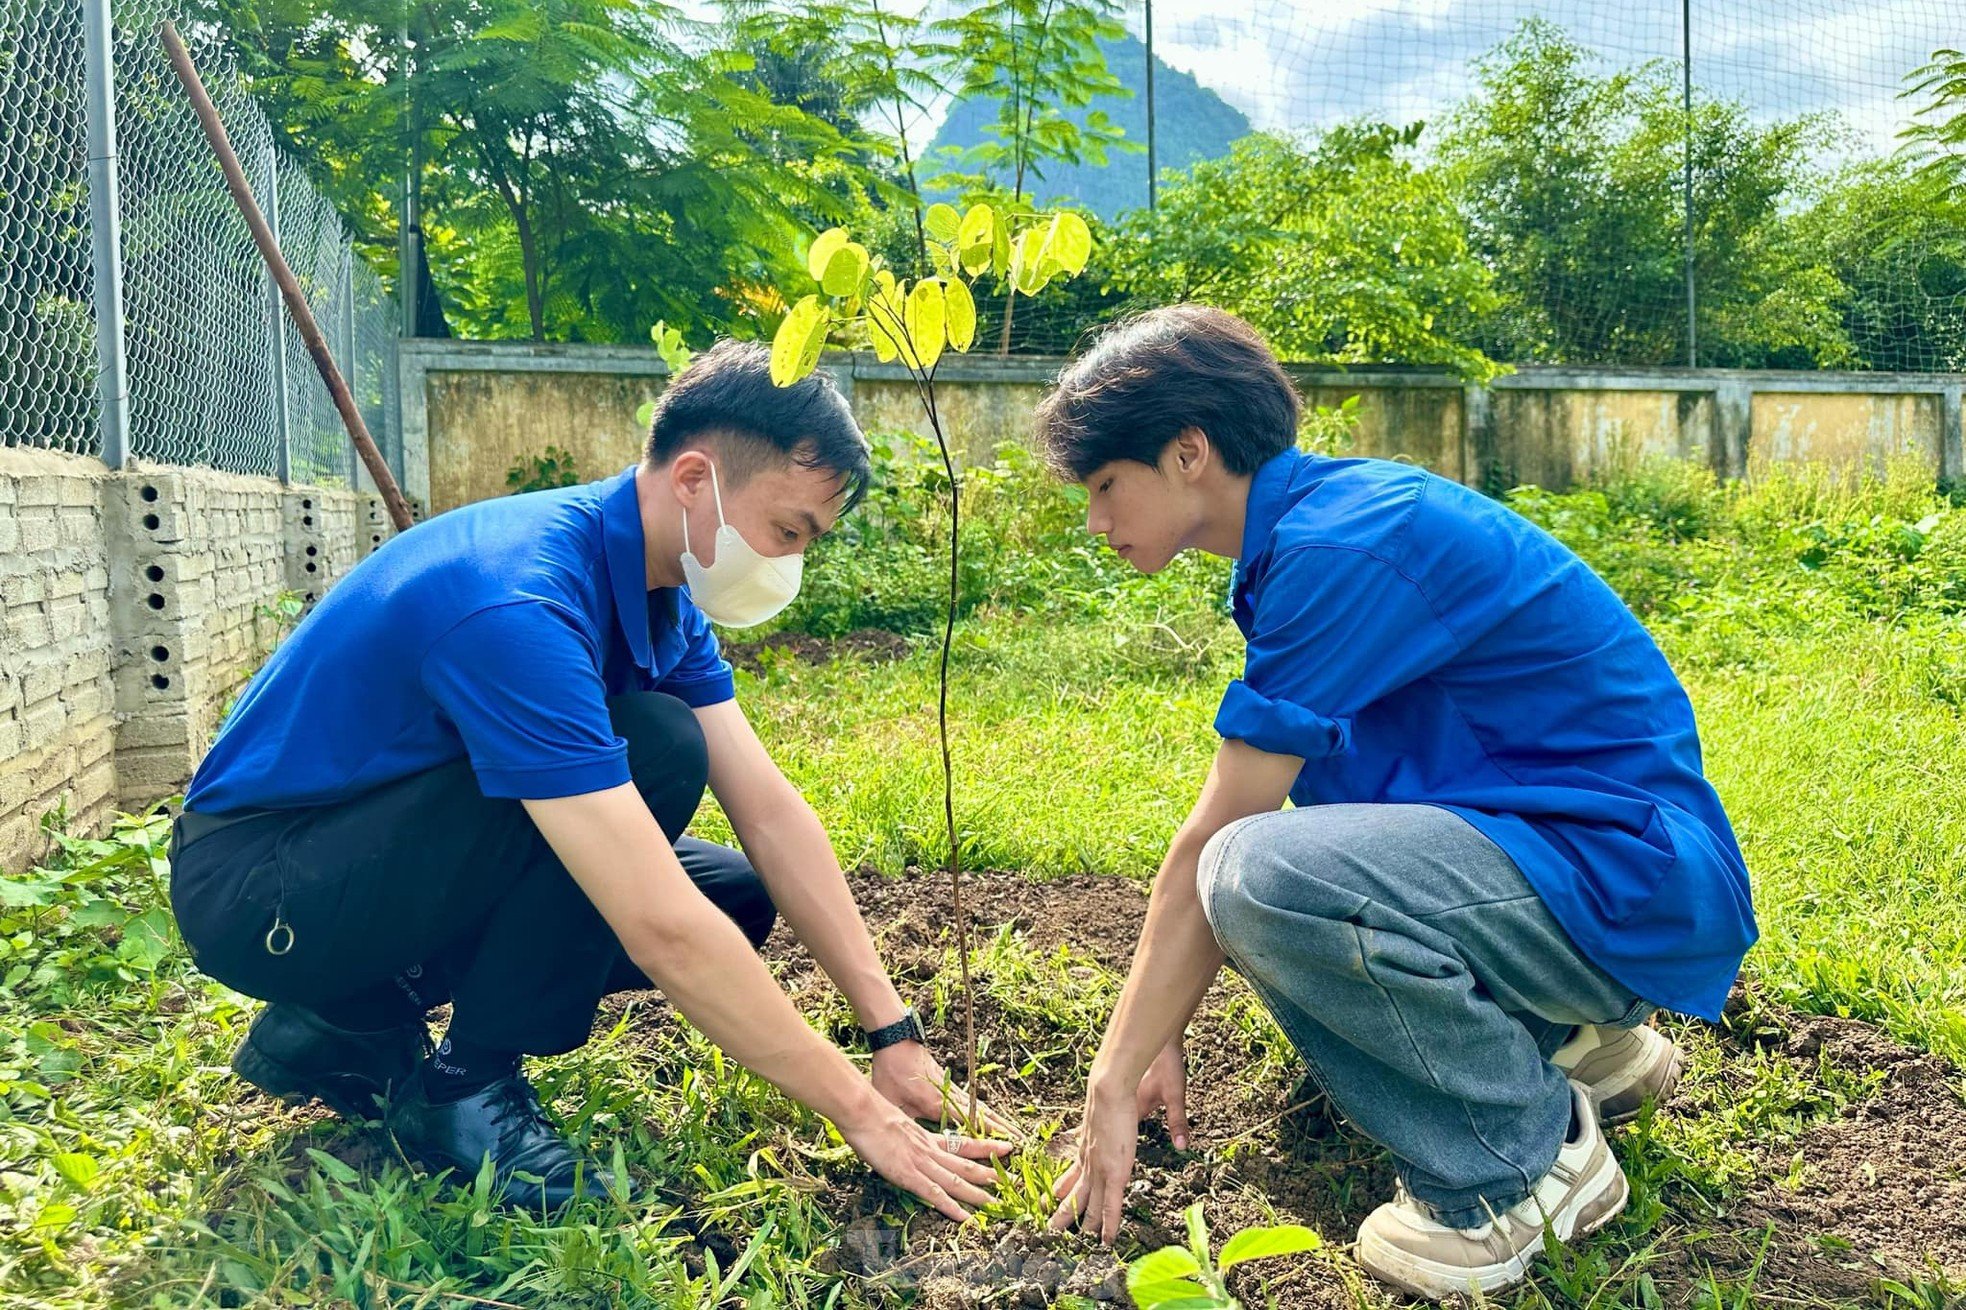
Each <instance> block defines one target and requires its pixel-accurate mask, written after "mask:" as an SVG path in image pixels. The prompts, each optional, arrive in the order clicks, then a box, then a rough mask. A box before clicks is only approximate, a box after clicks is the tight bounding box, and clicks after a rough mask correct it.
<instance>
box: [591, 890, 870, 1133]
mask: <svg viewBox="0 0 1966 1310" xmlns="http://www.w3.org/2000/svg"><path fill="white" fill-rule="evenodd" d="M691 910H692V911H695V910H696V907H691ZM624 946H626V947H627V948H628V951H629V955H630V958H632V959H633V960H634V961H635V963H636V965H637V966H638V967H639V968H640V969H641V970H642V971H643V972H644V973H646V974H647V975H648V976H649V978H650V980H651V981H653V982H654V983H655V985H656V986H657V987H659V988H661V989H662V992H663V994H664V995H666V996H667V997H668V998H669V1000H670V1002H671V1003H672V1004H674V1005H675V1007H676V1009H677V1010H679V1011H680V1012H681V1013H682V1015H683V1017H684V1018H686V1019H688V1020H689V1021H690V1022H691V1023H693V1024H695V1025H696V1027H697V1028H698V1030H700V1031H701V1032H702V1033H703V1035H704V1036H706V1037H708V1038H709V1039H710V1040H711V1041H713V1042H715V1043H716V1044H717V1045H718V1046H720V1047H722V1048H723V1050H724V1052H725V1054H727V1055H729V1056H730V1057H731V1058H732V1059H734V1060H736V1061H737V1062H738V1063H739V1064H741V1065H743V1066H744V1067H745V1068H747V1069H749V1070H751V1071H752V1072H753V1073H755V1074H757V1075H758V1076H759V1077H761V1078H763V1079H765V1080H766V1081H767V1082H769V1083H771V1084H772V1086H774V1087H776V1088H778V1089H779V1090H780V1091H782V1092H784V1093H785V1094H786V1095H787V1096H789V1097H791V1098H792V1099H793V1100H796V1101H798V1102H800V1103H801V1104H803V1105H807V1106H810V1107H811V1108H812V1109H814V1110H817V1111H819V1112H820V1113H821V1114H823V1115H825V1116H827V1117H828V1118H830V1119H832V1120H834V1121H835V1122H851V1121H853V1120H854V1119H856V1118H858V1117H860V1116H861V1115H862V1114H863V1113H865V1111H866V1107H868V1106H870V1105H871V1104H872V1103H873V1101H874V1100H877V1099H878V1094H877V1093H876V1092H875V1091H874V1089H873V1086H872V1085H871V1084H870V1083H869V1082H868V1081H867V1079H866V1078H865V1077H864V1076H863V1075H862V1074H861V1073H860V1071H859V1070H857V1069H855V1068H854V1067H853V1064H852V1062H851V1061H849V1060H848V1059H847V1058H846V1056H844V1055H842V1054H841V1053H840V1051H839V1050H838V1049H837V1048H835V1047H834V1046H833V1045H832V1044H831V1043H830V1042H827V1041H826V1040H825V1039H824V1038H822V1037H820V1036H819V1034H817V1033H815V1032H814V1031H813V1030H812V1028H811V1027H810V1026H808V1025H807V1023H806V1021H805V1019H804V1018H803V1017H801V1016H800V1014H799V1012H798V1010H797V1009H796V1008H794V1007H793V1005H792V1002H791V1000H790V999H789V998H788V997H787V996H786V995H785V993H784V992H783V991H781V990H780V989H779V986H778V983H777V980H776V979H774V978H773V977H772V976H771V971H770V970H769V969H767V968H766V967H765V964H764V961H762V960H760V959H759V958H758V956H757V954H756V953H755V952H754V951H752V950H751V947H750V943H749V942H747V941H746V940H745V939H744V934H743V933H742V932H741V931H740V930H739V929H738V927H737V925H735V924H734V923H732V922H731V921H730V920H729V919H728V918H726V917H725V916H724V915H723V914H722V913H721V912H720V911H718V910H716V909H715V908H714V907H712V906H710V904H709V903H708V902H707V901H706V902H704V903H703V905H702V907H701V912H689V913H686V914H684V915H683V916H680V917H678V918H676V919H673V920H671V921H670V922H669V923H667V924H665V925H664V926H663V928H662V930H661V931H660V932H659V933H654V932H652V933H650V934H649V935H648V936H647V937H646V938H643V939H639V940H636V941H634V942H632V943H631V942H624Z"/></svg>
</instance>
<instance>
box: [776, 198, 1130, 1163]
mask: <svg viewBox="0 0 1966 1310" xmlns="http://www.w3.org/2000/svg"><path fill="white" fill-rule="evenodd" d="M922 241H923V246H924V253H925V254H926V256H927V259H926V262H925V264H924V267H932V268H933V269H934V270H935V273H934V275H933V276H929V277H924V278H921V279H919V280H918V281H916V282H915V283H914V284H913V285H912V286H910V285H909V283H908V281H907V280H906V279H897V278H896V277H895V276H894V273H893V272H892V271H891V270H889V269H888V268H886V267H885V266H884V264H883V262H882V261H881V259H880V258H879V257H878V256H875V255H873V254H871V253H870V252H869V251H868V250H867V248H866V247H865V246H863V245H861V244H860V243H859V242H857V241H855V240H853V239H852V237H851V236H850V235H849V234H848V233H847V231H846V229H845V228H838V227H836V228H830V229H828V230H827V231H825V232H822V233H820V234H819V235H818V236H817V237H815V238H814V239H813V242H812V246H811V248H810V249H809V250H808V251H807V254H806V267H807V270H808V271H809V272H810V273H811V274H812V277H813V280H814V281H816V282H817V283H818V284H819V290H818V291H817V292H814V293H811V294H808V295H805V296H802V297H800V298H799V299H797V300H796V301H793V299H792V297H790V296H787V297H785V299H786V300H787V301H788V302H791V304H792V307H791V309H790V310H789V311H788V312H787V313H786V315H785V319H784V321H783V322H782V323H780V324H779V326H778V331H777V334H776V335H775V336H774V337H773V339H772V344H771V377H772V381H773V382H775V383H777V384H778V385H779V386H782V387H783V386H790V385H791V384H792V383H794V382H796V381H798V380H799V379H800V378H802V377H805V376H806V375H807V374H809V373H811V372H812V371H813V370H814V369H815V368H817V367H818V366H819V354H820V351H821V350H822V349H823V348H824V347H825V344H826V342H827V340H828V339H829V338H830V337H831V336H833V335H834V334H835V333H836V332H844V331H848V330H853V331H864V332H865V334H866V337H867V339H868V341H869V342H870V343H871V344H872V346H873V348H874V354H875V357H876V358H878V359H879V360H881V362H883V363H891V362H893V361H896V360H899V361H900V363H901V364H902V366H903V367H904V368H906V369H907V371H908V376H909V379H910V380H911V381H913V383H914V384H915V390H916V394H917V395H918V397H919V398H920V400H921V403H922V409H923V412H924V414H925V416H926V418H927V419H928V426H929V430H930V432H932V433H933V434H934V437H935V446H936V449H937V451H938V452H940V454H941V456H942V467H943V471H944V472H945V473H946V474H947V476H948V483H949V485H948V494H949V594H948V605H947V607H946V610H945V613H944V620H943V625H942V663H941V666H940V670H939V673H938V684H937V685H938V693H939V695H938V707H937V713H936V730H937V733H938V735H939V737H940V741H941V747H942V813H943V818H944V821H945V822H946V824H947V827H948V833H949V895H950V900H951V903H952V909H953V912H954V914H955V920H956V950H957V954H958V956H959V957H960V958H961V961H962V980H963V1048H964V1056H965V1063H964V1070H963V1074H964V1082H965V1084H966V1085H967V1086H968V1088H969V1107H968V1113H967V1115H966V1116H965V1119H964V1122H965V1125H966V1127H967V1130H968V1131H969V1132H971V1133H976V1132H978V1131H980V1129H981V1124H980V1122H979V1120H978V1116H977V1112H976V1007H975V1001H974V996H973V992H974V989H973V988H972V986H971V984H970V976H969V916H968V915H967V913H966V912H965V911H964V909H963V895H962V848H961V838H960V836H959V834H958V830H957V828H956V801H955V766H954V764H953V762H952V760H951V756H950V751H949V652H950V648H951V645H952V643H953V641H954V638H955V628H956V604H957V590H958V584H959V580H960V577H961V573H960V567H961V555H962V480H961V477H960V476H959V475H958V473H957V471H956V461H955V456H954V454H953V452H952V451H951V448H950V445H949V437H948V434H947V432H945V431H944V429H943V426H942V414H941V410H940V409H939V408H938V407H937V404H936V394H935V367H936V364H937V362H938V361H939V360H940V359H941V358H942V354H943V351H944V350H945V349H949V350H954V351H957V352H958V353H961V352H964V351H967V350H968V349H969V348H970V346H971V345H972V344H974V342H975V339H976V298H975V295H974V294H973V293H972V292H971V290H970V287H971V285H972V284H973V283H974V282H975V281H976V280H977V279H978V278H980V277H982V276H983V275H984V274H985V273H988V274H990V275H992V276H993V277H995V278H996V279H997V281H998V282H999V283H1000V284H1002V285H1007V286H1009V287H1011V288H1014V289H1015V291H1016V292H1017V293H1018V294H1020V295H1023V296H1026V297H1029V296H1034V295H1036V294H1037V293H1038V292H1040V291H1042V290H1044V288H1045V287H1046V286H1048V285H1050V284H1051V283H1053V282H1057V281H1062V280H1064V279H1067V278H1070V277H1074V276H1076V275H1077V274H1079V273H1081V272H1083V271H1084V270H1085V264H1086V260H1087V259H1089V258H1090V257H1091V254H1092V230H1091V228H1089V227H1088V226H1087V225H1086V221H1085V220H1084V219H1083V218H1081V217H1079V216H1078V215H1077V214H1074V213H1071V212H1069V211H1060V212H1057V213H1049V214H1047V213H1035V214H1018V215H1006V214H1000V213H999V212H998V211H997V210H995V209H994V208H992V207H991V206H989V205H986V204H978V205H972V206H971V207H970V209H969V211H968V212H967V213H958V212H957V210H956V208H955V206H953V205H946V204H936V205H931V206H929V208H928V212H927V213H926V214H925V215H924V216H923V218H922Z"/></svg>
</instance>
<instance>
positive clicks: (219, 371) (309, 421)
mask: <svg viewBox="0 0 1966 1310" xmlns="http://www.w3.org/2000/svg"><path fill="white" fill-rule="evenodd" d="M82 8H83V6H82V5H81V4H78V3H76V2H75V0H26V3H24V4H20V3H17V4H14V5H10V6H8V7H7V8H6V9H5V11H4V12H0V425H4V426H0V440H4V442H5V443H6V444H9V445H35V446H44V447H51V448H54V449H59V450H66V451H73V452H77V453H94V454H101V453H102V452H103V448H104V447H103V414H102V404H101V400H100V398H99V383H98V377H99V372H98V370H99V368H100V367H101V363H100V360H101V359H102V357H103V355H102V353H101V342H100V338H101V334H104V333H109V334H115V335H117V336H119V337H120V342H121V347H122V351H123V355H124V357H125V359H126V361H127V376H128V396H129V400H128V429H127V446H128V451H129V453H130V454H131V455H132V456H134V457H136V458H138V459H146V460H155V461H158V462H160V463H169V464H186V465H205V466H210V467H213V468H219V469H224V470H227V471H229V472H235V473H256V474H268V475H274V476H285V477H287V478H289V479H290V480H291V481H294V482H306V483H316V484H328V485H333V484H340V485H352V484H353V483H354V480H355V459H354V451H353V447H352V445H351V443H350V441H349V438H348V434H347V432H346V430H345V429H344V428H343V426H342V423H341V419H340V416H339V414H338V413H337V412H336V410H335V408H334V404H333V401H332V399H331V398H330V397H329V394H328V391H327V388H326V386H325V385H324V384H323V383H322V381H321V379H320V376H319V374H318V373H317V372H316V371H315V369H314V365H313V362H312V360H311V359H310V358H309V356H308V353H307V349H306V346H305V345H304V344H303V343H302V341H301V338H300V334H299V332H298V330H297V329H296V328H295V327H294V325H293V323H292V322H291V320H290V319H289V318H288V316H287V314H286V311H285V309H284V308H283V307H282V306H281V305H280V304H279V300H278V297H277V293H276V292H275V291H274V288H273V283H272V279H271V277H270V275H269V274H268V272H267V270H266V268H265V266H264V265H263V263H262V262H261V260H260V257H259V253H258V251H257V250H256V249H255V247H254V246H253V243H252V237H251V235H250V233H249V232H248V231H247V228H246V223H245V220H244V219H243V218H242V217H241V216H240V214H239V213H238V211H237V210H236V208H235V207H234V206H233V203H232V200H231V197H230V196H229V194H228V193H227V191H226V189H225V182H224V178H223V175H222V174H221V172H220V169H219V166H218V163H217V161H216V159H215V158H214V157H213V155H212V152H211V148H210V147H209V146H208V145H207V143H206V141H205V139H204V136H203V134H202V132H201V131H200V129H199V126H198V121H197V118H196V116H195V114H194V113H193V111H192V108H191V104H190V101H189V100H188V99H187V97H186V95H185V92H184V89H183V87H182V86H181V85H180V84H179V83H178V81H177V78H176V76H175V74H174V73H173V72H172V70H171V67H170V63H169V60H168V59H167V58H166V57H165V54H164V52H163V49H162V46H161V45H160V43H159V41H158V37H157V31H158V25H159V23H160V22H161V21H162V20H163V19H165V18H167V17H175V18H177V20H178V22H179V27H180V31H181V32H182V34H183V36H184V37H185V40H186V44H187V45H188V46H189V47H190V49H191V51H192V55H193V58H194V60H196V62H197V63H198V66H199V71H200V73H201V75H202V76H203V78H204V81H205V85H206V88H207V89H208V90H209V91H210V93H211V96H212V100H213V103H214V104H215V105H216V106H217V108H218V112H219V115H220V117H221V119H222V120H223V121H224V123H225V126H226V131H227V133H228V135H229V136H230V137H231V140H232V144H233V148H234V150H235V151H236V152H237V154H238V156H239V161H240V164H241V166H242V167H243V169H244V170H245V173H246V177H247V180H248V181H249V182H250V184H251V186H252V188H253V192H254V194H255V195H256V196H257V198H258V199H259V202H260V206H261V208H262V209H263V210H264V211H265V213H266V215H267V217H268V219H269V221H270V222H272V223H273V225H274V230H275V232H276V234H277V235H278V237H279V241H280V247H281V250H282V251H283V252H284V253H285V255H286V257H287V260H288V262H289V264H290V265H291V266H292V268H293V271H294V275H295V277H296V278H297V279H298V280H299V282H300V285H301V288H302V289H303V291H304V292H305V293H306V295H307V298H308V303H309V305H310V307H311V308H312V309H313V312H314V316H315V318H316V320H317V321H318V322H319V324H320V326H321V329H322V331H323V333H324V334H325V335H326V336H327V339H328V343H329V348H330V350H331V352H332V353H333V354H334V356H335V360H336V362H337V364H339V365H340V367H341V369H342V371H343V374H344V375H345V376H346V377H347V378H348V380H349V383H350V385H351V387H352V388H353V390H354V392H355V395H356V397H357V401H358V403H359V405H360V407H361V409H362V413H363V416H364V418H365V419H366V420H367V422H368V424H369V430H370V433H371V434H372V435H373V436H374V437H375V439H376V441H377V443H378V444H379V445H380V446H381V448H382V450H383V453H384V455H385V456H386V457H388V458H389V459H390V462H391V465H392V467H394V468H396V469H398V471H399V472H400V468H401V442H400V438H399V437H398V436H397V434H395V433H394V432H393V431H391V430H390V415H391V412H392V410H391V406H389V405H388V404H387V403H386V401H387V397H388V394H389V390H390V388H392V387H393V385H394V377H395V337H396V331H395V328H396V317H395V310H394V307H393V305H392V304H391V301H390V299H389V297H388V296H387V295H386V294H385V293H384V291H383V288H382V285H381V283H380V281H379V280H378V279H377V277H376V275H375V274H374V272H373V271H371V270H370V269H369V268H368V267H367V265H365V264H364V263H362V262H361V261H360V260H359V259H358V258H356V256H355V255H354V253H353V252H352V251H351V249H350V248H349V242H348V239H347V236H346V234H345V233H344V231H343V230H342V225H341V223H340V220H339V219H338V218H337V217H336V216H335V213H334V211H333V210H332V208H330V206H329V205H328V203H327V202H326V201H325V200H324V199H323V198H322V197H321V195H320V194H319V193H318V192H317V191H316V190H315V189H314V187H313V186H311V185H310V184H309V183H308V181H307V178H306V176H305V174H304V172H303V170H302V169H301V167H300V166H299V165H298V164H297V163H296V162H295V161H294V160H292V159H290V158H288V157H287V156H285V155H284V154H283V153H282V152H281V151H280V150H279V149H278V148H277V147H276V146H275V144H274V136H273V131H272V129H271V127H270V126H269V125H268V123H267V120H266V118H265V116H264V115H263V114H262V113H261V112H260V110H259V107H258V106H257V105H256V104H255V103H254V102H253V100H252V98H251V96H250V95H249V94H247V92H246V90H245V88H244V86H243V84H242V81H241V79H240V77H239V75H238V73H237V71H236V70H235V68H234V67H233V66H232V64H231V62H230V61H229V60H228V59H227V58H226V57H225V56H224V54H223V52H222V46H221V43H220V42H218V41H216V40H214V39H213V34H212V33H211V32H209V31H208V30H204V29H201V28H200V27H199V26H198V25H197V24H195V23H190V22H187V21H185V20H184V19H183V18H182V17H181V16H180V15H177V14H176V13H175V12H174V11H173V10H172V9H170V8H167V7H166V6H165V5H162V4H159V3H156V0H129V3H119V4H118V5H117V6H116V8H115V12H114V20H115V21H114V29H113V33H114V34H113V39H112V42H111V50H110V54H111V57H112V58H113V61H114V71H115V83H114V85H115V95H114V106H113V108H114V115H115V127H116V134H117V138H118V140H117V145H118V151H119V159H118V161H117V174H118V179H119V186H120V201H121V203H120V205H119V206H118V207H117V210H116V212H115V214H114V216H113V219H112V220H111V221H112V222H113V223H114V224H115V227H116V229H117V236H118V238H119V240H120V248H121V256H122V262H121V282H122V297H123V312H122V315H121V316H120V318H118V317H117V316H115V315H113V314H108V313H104V312H101V311H100V310H99V308H98V307H97V306H96V304H95V299H96V292H95V287H96V286H97V282H96V280H95V275H96V272H97V270H96V269H95V267H94V265H93V263H92V259H93V254H92V252H93V251H94V250H95V249H97V248H99V246H100V245H102V244H104V243H100V242H98V235H99V234H98V232H97V231H96V227H97V225H98V223H97V219H96V217H95V216H94V215H93V214H92V211H91V205H90V199H91V198H90V195H89V183H88V177H89V173H88V159H87V154H88V151H87V125H88V114H89V106H88V104H87V91H86V77H85V70H86V59H87V56H86V54H85V49H86V44H85V40H84V23H83V18H82Z"/></svg>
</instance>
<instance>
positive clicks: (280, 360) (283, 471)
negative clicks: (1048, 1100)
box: [266, 144, 294, 483]
mask: <svg viewBox="0 0 1966 1310" xmlns="http://www.w3.org/2000/svg"><path fill="white" fill-rule="evenodd" d="M266 225H267V226H268V227H270V228H272V229H273V241H274V244H276V245H277V244H279V241H280V160H279V156H278V155H277V154H276V153H275V152H274V149H273V146H272V145H271V144H268V146H267V147H266ZM286 316H287V311H286V310H285V309H284V308H283V307H282V306H281V304H280V284H279V283H278V282H276V281H274V280H273V271H272V270H271V269H268V270H267V271H266V325H267V331H268V335H269V337H270V339H271V341H272V345H273V404H274V418H275V421H276V422H277V423H278V424H279V426H280V468H279V474H280V481H281V482H284V483H291V482H292V481H293V480H294V434H293V415H292V413H291V410H292V404H291V401H290V399H289V397H288V395H287V318H286Z"/></svg>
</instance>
